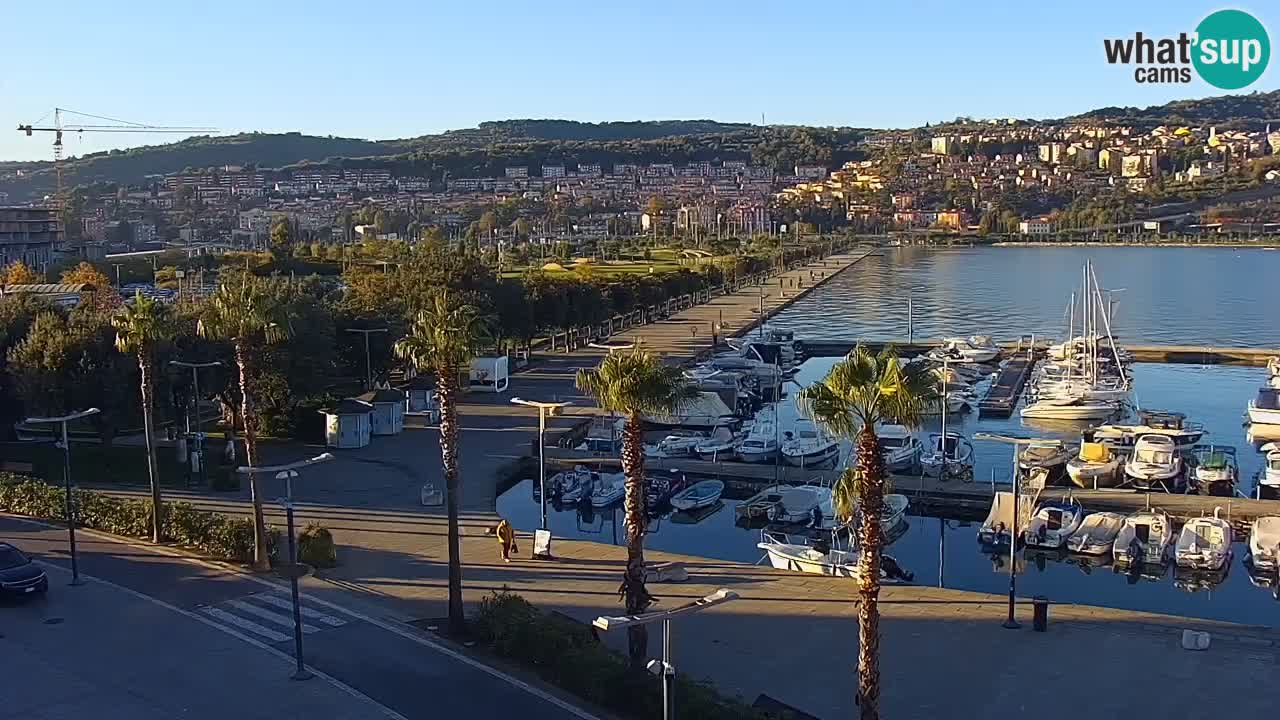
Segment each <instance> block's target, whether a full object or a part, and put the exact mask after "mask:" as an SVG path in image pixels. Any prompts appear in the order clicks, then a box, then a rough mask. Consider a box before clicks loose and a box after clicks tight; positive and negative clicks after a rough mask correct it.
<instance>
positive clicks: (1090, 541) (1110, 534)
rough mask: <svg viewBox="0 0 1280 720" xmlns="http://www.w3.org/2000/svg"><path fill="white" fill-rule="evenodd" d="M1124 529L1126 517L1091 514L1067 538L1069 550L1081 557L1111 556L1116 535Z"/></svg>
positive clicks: (1109, 513) (1107, 513) (1101, 513)
mask: <svg viewBox="0 0 1280 720" xmlns="http://www.w3.org/2000/svg"><path fill="white" fill-rule="evenodd" d="M1122 527H1124V515H1121V514H1120V513H1113V512H1099V513H1090V514H1088V515H1085V516H1084V520H1083V521H1081V523H1080V528H1079V529H1078V530H1076V531H1075V533H1074V534H1073V535H1072V536H1071V537H1069V538H1067V549H1068V550H1070V551H1071V552H1073V553H1080V554H1081V555H1107V556H1110V555H1111V547H1112V546H1113V545H1115V542H1116V535H1118V534H1120V528H1122Z"/></svg>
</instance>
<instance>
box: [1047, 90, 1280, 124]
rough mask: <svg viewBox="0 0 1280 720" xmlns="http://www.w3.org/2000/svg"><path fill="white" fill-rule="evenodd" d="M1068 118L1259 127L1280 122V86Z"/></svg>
mask: <svg viewBox="0 0 1280 720" xmlns="http://www.w3.org/2000/svg"><path fill="white" fill-rule="evenodd" d="M1067 119H1068V120H1108V121H1111V122H1116V123H1120V124H1130V125H1138V126H1154V125H1173V124H1177V125H1194V124H1204V123H1222V124H1238V125H1242V126H1248V127H1250V128H1255V129H1260V128H1261V127H1262V126H1263V125H1265V124H1266V123H1268V122H1274V123H1280V90H1273V91H1271V92H1253V93H1249V94H1248V95H1219V96H1216V97H1207V98H1200V99H1198V100H1174V101H1173V102H1168V103H1165V104H1164V105H1152V106H1151V107H1145V108H1136V107H1104V108H1098V109H1097V110H1090V111H1089V112H1086V113H1081V114H1080V115H1075V116H1072V117H1070V118H1067Z"/></svg>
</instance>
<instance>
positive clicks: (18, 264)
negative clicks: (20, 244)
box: [0, 260, 42, 285]
mask: <svg viewBox="0 0 1280 720" xmlns="http://www.w3.org/2000/svg"><path fill="white" fill-rule="evenodd" d="M40 282H42V281H41V279H40V276H39V275H38V274H37V273H36V271H35V270H32V269H31V268H29V267H27V265H26V263H24V262H22V261H21V260H14V261H13V262H12V263H9V264H8V265H6V266H5V267H4V268H3V269H2V270H0V285H35V284H37V283H40Z"/></svg>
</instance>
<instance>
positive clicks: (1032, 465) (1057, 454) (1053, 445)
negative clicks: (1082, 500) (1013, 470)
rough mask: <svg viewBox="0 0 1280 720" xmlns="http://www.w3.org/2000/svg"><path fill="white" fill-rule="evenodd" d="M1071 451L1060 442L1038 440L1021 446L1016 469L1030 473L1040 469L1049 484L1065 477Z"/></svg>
mask: <svg viewBox="0 0 1280 720" xmlns="http://www.w3.org/2000/svg"><path fill="white" fill-rule="evenodd" d="M1070 458H1071V450H1070V449H1069V448H1067V446H1066V445H1065V444H1063V442H1062V441H1061V440H1039V441H1036V442H1034V443H1029V444H1026V445H1023V446H1022V448H1021V449H1020V450H1019V451H1018V469H1020V470H1022V471H1023V472H1024V473H1025V472H1030V471H1032V470H1035V469H1036V468H1041V469H1043V470H1044V471H1045V472H1046V473H1047V477H1048V480H1049V482H1050V483H1052V482H1053V481H1055V480H1060V479H1062V478H1063V477H1064V476H1065V475H1066V468H1067V460H1069V459H1070Z"/></svg>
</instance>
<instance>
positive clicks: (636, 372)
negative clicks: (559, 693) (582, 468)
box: [577, 347, 698, 665]
mask: <svg viewBox="0 0 1280 720" xmlns="http://www.w3.org/2000/svg"><path fill="white" fill-rule="evenodd" d="M577 385H578V389H579V390H581V391H583V392H585V393H587V394H588V395H591V396H592V397H594V398H595V400H596V404H598V405H599V406H600V408H601V409H602V410H608V411H609V412H610V413H619V414H621V415H623V416H624V417H625V418H626V427H625V429H624V430H623V435H622V472H623V474H624V475H625V477H626V498H625V499H624V501H623V512H624V515H625V522H626V530H627V567H626V570H625V571H624V572H623V575H622V585H621V587H619V588H618V592H619V594H620V595H622V597H623V598H624V599H625V601H626V609H627V610H626V611H627V614H628V615H635V614H637V613H642V612H644V611H645V609H646V608H648V607H649V606H650V605H652V604H653V603H654V601H655V600H656V598H654V597H653V596H652V595H650V594H649V591H648V590H647V589H646V588H645V586H644V530H645V521H646V515H645V497H644V493H645V481H644V416H645V415H674V414H675V413H677V412H679V411H680V409H681V408H682V407H683V406H685V405H686V404H687V403H688V402H689V401H690V400H692V399H693V398H695V397H697V396H698V390H697V388H695V387H693V386H691V385H689V383H687V382H686V381H685V378H684V374H683V373H682V372H681V371H680V369H679V368H676V367H670V366H667V365H663V364H662V361H661V360H660V359H658V358H657V357H656V356H654V355H651V354H649V353H648V352H646V351H644V350H642V349H640V348H639V347H636V348H634V349H632V350H631V351H629V352H628V351H619V352H611V353H609V355H607V356H606V357H605V358H604V359H603V360H601V361H600V365H599V366H598V367H596V368H593V369H583V370H579V371H578V376H577ZM627 640H628V646H629V650H630V655H631V662H632V663H633V664H636V665H639V664H640V663H642V662H644V659H645V657H646V654H647V652H648V644H649V636H648V633H647V631H646V630H645V627H644V626H643V625H637V626H632V627H631V628H630V629H629V630H628V636H627Z"/></svg>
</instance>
